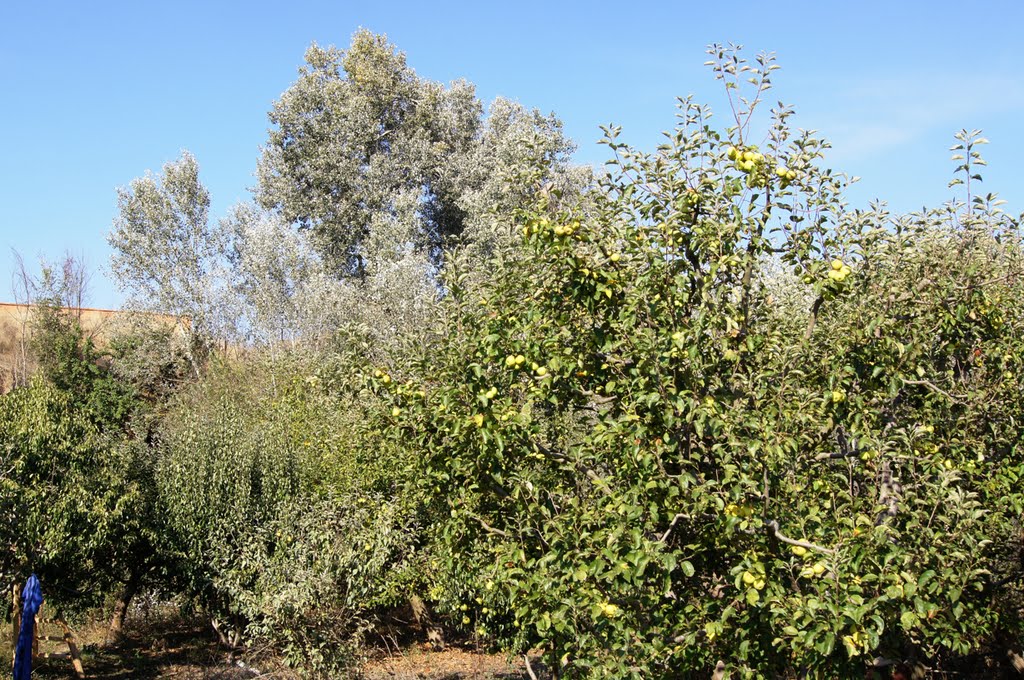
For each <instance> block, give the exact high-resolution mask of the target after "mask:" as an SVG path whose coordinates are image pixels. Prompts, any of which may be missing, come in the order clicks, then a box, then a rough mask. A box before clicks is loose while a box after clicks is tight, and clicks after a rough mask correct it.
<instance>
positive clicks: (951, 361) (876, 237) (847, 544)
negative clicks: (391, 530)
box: [365, 46, 1024, 678]
mask: <svg viewBox="0 0 1024 680" xmlns="http://www.w3.org/2000/svg"><path fill="white" fill-rule="evenodd" d="M710 55H711V61H710V62H709V64H710V65H711V66H712V68H713V70H714V72H715V74H716V77H718V78H719V79H721V80H723V81H724V82H725V85H726V88H727V90H726V91H727V92H728V93H729V94H730V96H731V97H733V98H734V100H733V104H734V107H733V108H734V110H735V112H736V116H735V120H734V125H732V126H730V127H728V128H727V129H725V130H721V131H719V130H716V129H714V128H713V127H711V125H710V110H709V109H708V108H707V107H705V106H702V105H699V104H696V103H694V102H693V101H692V100H690V99H684V100H681V103H680V108H681V111H680V123H679V125H678V126H677V128H676V129H675V130H674V132H673V133H671V134H670V135H668V137H667V141H666V142H665V143H664V144H663V145H662V146H660V147H659V148H658V149H657V150H656V151H654V152H653V153H642V152H639V151H636V150H634V149H632V148H630V147H629V146H627V145H625V144H622V143H621V142H619V141H618V138H617V136H618V130H616V129H608V131H607V136H606V140H605V141H606V143H607V144H608V146H609V148H610V149H611V150H612V151H613V152H614V159H613V160H612V161H611V163H610V172H609V174H608V176H607V177H606V178H605V179H604V180H603V181H602V182H601V185H600V187H599V191H598V192H597V195H596V196H592V197H590V200H591V201H592V204H591V205H590V206H589V207H588V210H587V211H586V212H581V211H574V210H567V209H559V208H557V207H556V206H553V205H550V204H548V205H546V204H544V203H543V202H542V203H541V204H540V205H539V207H538V208H537V209H535V210H533V211H525V212H523V213H522V215H521V219H520V222H519V225H520V227H521V229H522V233H523V242H524V246H523V247H522V248H521V249H510V250H507V251H504V253H503V258H504V259H503V260H502V261H501V262H496V263H495V266H494V268H495V270H496V271H499V272H500V276H496V277H495V278H494V279H493V280H492V281H491V282H490V283H489V284H488V285H485V286H484V287H483V288H482V289H481V288H479V287H477V286H475V285H474V286H465V285H462V282H463V281H464V280H465V279H464V277H460V274H459V272H456V271H450V272H449V276H448V281H449V282H450V291H451V295H450V297H449V299H448V300H447V301H446V304H445V306H444V308H443V312H444V313H446V314H447V317H446V321H447V324H448V326H447V330H448V331H449V332H448V333H447V334H445V335H443V336H441V335H439V336H438V337H436V338H435V339H434V341H433V342H432V343H431V344H430V345H429V348H428V349H427V350H426V351H424V352H423V353H422V355H421V357H422V358H420V359H416V358H415V357H409V358H408V359H407V360H405V361H401V360H399V359H394V360H393V361H392V363H391V365H389V366H384V367H378V368H377V369H375V370H373V371H369V370H368V371H367V373H366V376H365V378H366V380H367V381H368V384H370V385H371V386H372V387H373V389H374V390H375V392H376V393H377V394H379V395H380V396H381V398H383V399H384V401H385V404H386V405H390V407H391V408H390V410H388V409H387V408H386V407H385V408H384V409H382V411H381V412H380V414H379V418H380V422H381V427H382V428H384V429H385V431H387V432H389V433H390V434H391V436H392V437H393V438H394V439H395V441H398V442H405V443H406V445H407V446H409V447H411V450H412V451H413V454H414V455H415V456H417V457H418V460H419V463H420V475H421V476H420V480H419V481H420V483H421V484H422V487H423V489H424V490H425V492H426V493H427V494H428V495H429V496H430V498H431V499H432V502H433V504H434V507H435V512H436V513H437V516H438V517H443V518H444V519H443V521H439V522H437V523H436V524H434V525H433V527H432V530H433V532H434V537H435V540H436V541H437V546H438V548H437V549H438V555H439V556H440V557H439V559H440V560H441V562H443V568H445V569H447V570H448V572H447V573H448V576H447V577H446V578H445V579H443V580H442V586H441V587H440V589H439V591H438V593H437V595H438V598H439V599H440V600H441V602H442V606H444V607H447V609H448V610H449V611H450V612H451V613H452V615H453V617H454V620H455V621H456V622H458V621H461V622H462V624H463V625H465V626H466V627H467V628H470V629H474V630H476V632H477V633H478V634H480V635H483V636H486V637H488V638H491V639H495V640H497V641H499V642H500V643H501V644H503V645H504V646H506V647H507V648H509V649H512V650H517V651H520V652H523V651H525V650H527V649H530V648H533V647H535V646H538V645H539V646H541V647H542V648H543V649H544V650H545V651H546V653H547V655H548V664H549V667H551V668H552V669H553V670H554V672H555V673H556V674H557V675H559V676H566V677H616V678H625V677H635V678H648V677H678V676H679V675H680V674H685V673H710V672H711V670H712V669H714V668H716V667H720V668H722V669H723V670H724V671H728V672H734V673H738V674H739V675H741V676H743V677H765V676H771V675H776V674H783V673H786V672H803V673H809V674H811V675H819V674H826V675H829V676H832V677H834V676H835V675H836V674H838V675H842V676H844V677H847V676H849V677H858V676H859V675H860V674H863V672H864V668H865V665H866V663H867V662H868V660H869V659H872V658H874V657H875V656H876V655H885V656H889V657H893V658H910V657H917V658H924V659H928V660H930V661H933V662H942V661H943V660H948V659H950V658H955V657H957V656H961V655H965V654H968V653H971V652H975V651H978V650H981V651H989V650H991V649H994V647H993V646H994V645H998V644H1001V641H1002V640H1005V639H1007V637H1008V636H1009V637H1012V636H1019V634H1020V632H1021V625H1020V620H1019V606H1018V605H1019V601H1020V587H1021V585H1020V580H1021V575H1022V565H1021V562H1020V555H1021V535H1020V521H1021V511H1022V497H1021V494H1020V492H1019V490H1018V488H1017V484H1016V482H1017V480H1018V479H1019V477H1020V474H1021V473H1022V471H1024V469H1022V466H1024V457H1022V454H1024V451H1022V450H1021V444H1020V442H1021V441H1022V434H1024V433H1022V432H1021V430H1020V428H1021V423H1022V422H1024V420H1022V416H1024V414H1022V412H1021V409H1022V406H1021V402H1020V400H1019V398H1018V395H1019V389H1020V385H1019V378H1018V376H1019V368H1020V367H1019V362H1020V357H1021V340H1020V338H1021V336H1022V333H1021V331H1022V330H1024V319H1022V318H1021V316H1020V311H1019V309H1020V305H1019V304H1017V303H1018V302H1019V300H1020V299H1021V295H1022V293H1024V291H1022V290H1021V285H1022V284H1021V281H1022V280H1024V279H1022V278H1021V276H1020V273H1021V270H1020V268H1021V264H1022V251H1021V241H1020V231H1019V228H1018V224H1017V222H1016V221H1015V220H1012V219H1010V218H1008V217H1006V216H1005V215H1003V214H1002V213H1000V212H999V211H998V209H997V207H996V206H995V205H994V204H995V200H994V199H993V198H992V197H990V198H989V199H983V200H981V201H977V200H975V198H976V197H970V198H969V199H968V205H970V209H969V210H968V209H967V208H965V207H964V205H963V204H961V203H956V202H954V203H952V204H950V205H949V206H946V207H944V208H942V209H938V210H935V211H932V212H928V213H925V214H921V215H911V216H906V217H894V216H891V215H889V214H888V213H887V212H885V210H884V209H883V208H882V207H880V206H875V207H873V208H872V209H870V210H866V211H864V210H850V209H848V208H847V207H846V206H845V205H844V203H843V201H842V192H843V189H844V187H845V184H846V179H845V178H844V177H843V176H842V175H840V174H836V173H833V172H832V171H831V170H828V169H825V168H824V167H822V165H821V159H822V158H823V155H824V152H825V150H826V149H827V148H828V145H827V143H826V142H825V141H824V140H822V139H820V138H818V137H816V136H815V135H814V134H813V133H812V132H808V131H794V130H792V128H791V127H790V125H789V122H788V121H789V118H790V117H791V115H792V110H791V109H790V108H789V107H786V106H783V105H779V107H778V108H776V109H774V110H773V111H772V115H771V119H770V122H769V124H768V125H767V129H766V130H765V131H764V133H763V137H760V138H758V143H755V142H754V139H755V136H754V135H755V130H756V129H757V128H756V123H757V120H756V118H755V117H754V114H755V112H756V111H757V110H758V106H759V104H760V103H761V101H762V100H763V98H764V95H765V93H766V92H767V91H768V89H769V88H770V86H771V77H772V73H773V71H774V70H775V69H776V68H777V67H776V66H775V64H774V63H773V60H772V58H771V57H770V56H767V55H761V56H759V57H758V58H757V59H756V61H755V62H754V63H748V62H747V61H745V60H744V59H743V58H742V55H741V54H739V53H738V52H737V51H735V50H732V49H725V48H721V47H718V46H713V47H712V48H710ZM748 81H749V82H751V83H752V84H753V91H752V92H749V93H748V92H746V91H745V90H744V88H743V83H747V82H748ZM1015 603H1016V604H1015Z"/></svg>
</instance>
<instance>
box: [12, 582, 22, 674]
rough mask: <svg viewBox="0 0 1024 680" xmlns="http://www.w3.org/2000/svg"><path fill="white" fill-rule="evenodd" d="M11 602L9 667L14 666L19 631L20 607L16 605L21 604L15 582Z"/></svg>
mask: <svg viewBox="0 0 1024 680" xmlns="http://www.w3.org/2000/svg"><path fill="white" fill-rule="evenodd" d="M11 602H12V603H13V604H12V606H13V608H14V609H13V612H14V616H12V617H11V620H12V621H14V631H13V635H12V636H11V649H13V650H14V651H12V652H11V668H14V660H15V658H16V657H17V655H18V634H19V633H20V632H21V607H19V606H18V605H19V604H21V598H20V597H18V584H17V583H15V584H14V585H13V586H11Z"/></svg>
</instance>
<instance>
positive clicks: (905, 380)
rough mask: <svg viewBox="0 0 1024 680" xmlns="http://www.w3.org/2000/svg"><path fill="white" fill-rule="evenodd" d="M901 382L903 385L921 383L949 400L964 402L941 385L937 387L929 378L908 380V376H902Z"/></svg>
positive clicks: (957, 402)
mask: <svg viewBox="0 0 1024 680" xmlns="http://www.w3.org/2000/svg"><path fill="white" fill-rule="evenodd" d="M903 383H904V384H905V385H921V386H923V387H927V388H928V389H930V390H931V391H933V392H936V393H938V394H941V395H942V396H944V397H945V398H946V399H949V400H950V401H952V402H953V403H955V404H962V403H964V402H963V400H962V399H958V398H957V397H954V396H953V395H952V394H950V393H949V392H947V391H946V390H944V389H942V388H941V387H939V386H938V385H936V384H935V383H933V382H931V381H930V380H910V379H908V378H903Z"/></svg>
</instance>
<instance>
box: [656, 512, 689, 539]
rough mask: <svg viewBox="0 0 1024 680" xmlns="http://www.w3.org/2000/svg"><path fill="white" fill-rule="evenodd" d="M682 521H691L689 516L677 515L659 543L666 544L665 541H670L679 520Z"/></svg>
mask: <svg viewBox="0 0 1024 680" xmlns="http://www.w3.org/2000/svg"><path fill="white" fill-rule="evenodd" d="M681 519H690V516H689V515H684V514H683V513H681V512H680V513H676V516H675V517H673V518H672V522H671V523H669V525H668V529H665V533H663V534H662V535H661V538H659V539H658V542H659V543H664V542H665V541H667V540H668V537H669V534H671V533H672V530H673V529H674V528H675V526H676V523H678V522H679V520H681Z"/></svg>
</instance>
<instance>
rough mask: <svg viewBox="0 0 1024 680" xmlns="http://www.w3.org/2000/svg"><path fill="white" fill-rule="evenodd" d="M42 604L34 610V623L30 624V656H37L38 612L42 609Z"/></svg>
mask: <svg viewBox="0 0 1024 680" xmlns="http://www.w3.org/2000/svg"><path fill="white" fill-rule="evenodd" d="M42 609H43V607H42V605H40V606H39V611H37V612H36V621H35V625H34V626H32V658H33V659H34V658H36V657H37V656H39V612H40V611H42Z"/></svg>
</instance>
